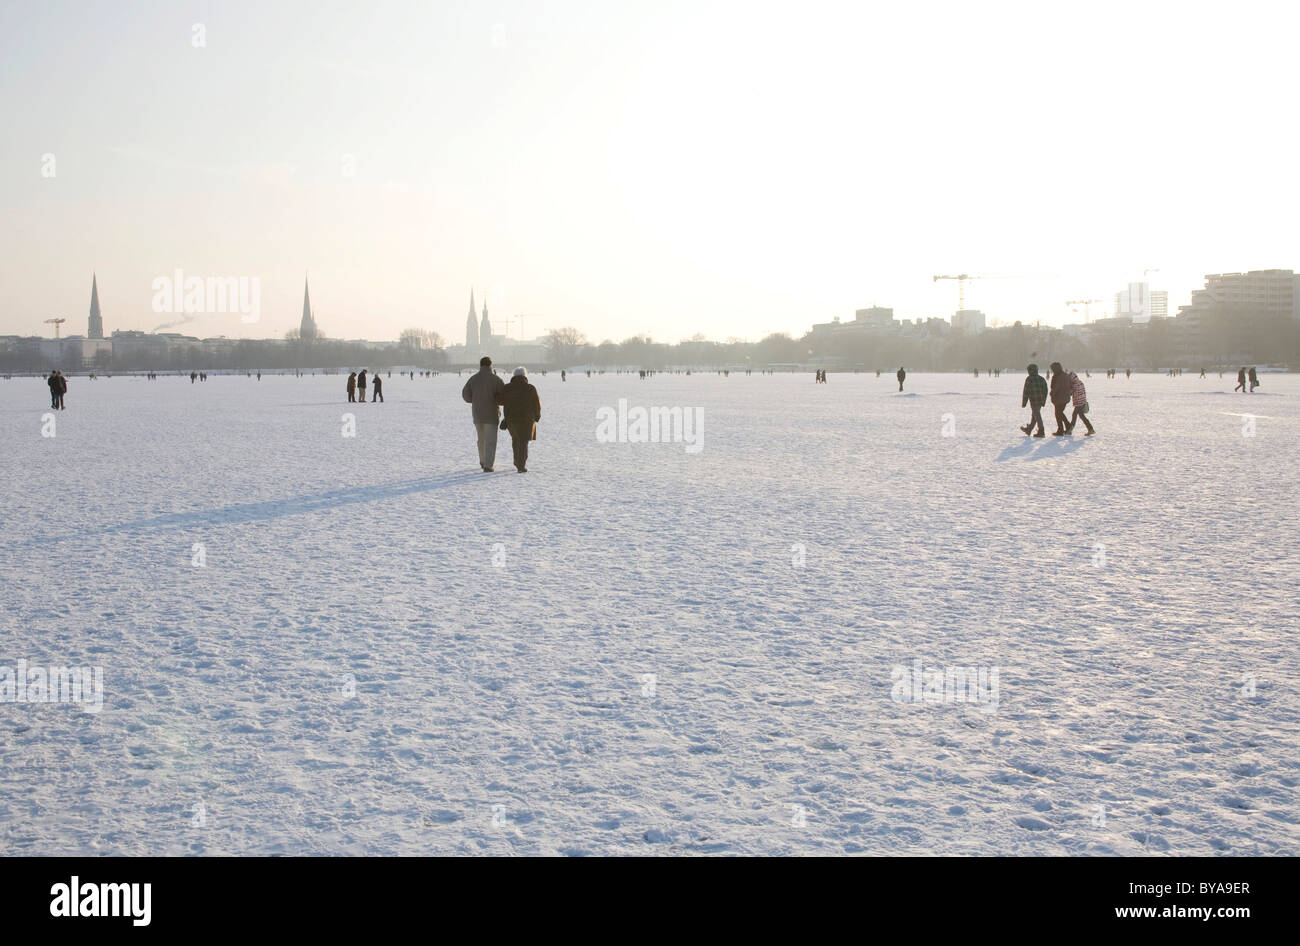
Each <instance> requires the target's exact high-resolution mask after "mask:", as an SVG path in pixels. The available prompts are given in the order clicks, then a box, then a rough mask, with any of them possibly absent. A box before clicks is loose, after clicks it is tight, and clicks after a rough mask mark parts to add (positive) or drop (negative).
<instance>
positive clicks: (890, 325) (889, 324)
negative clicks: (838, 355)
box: [812, 305, 899, 336]
mask: <svg viewBox="0 0 1300 946" xmlns="http://www.w3.org/2000/svg"><path fill="white" fill-rule="evenodd" d="M898 328H899V324H898V323H897V322H896V321H894V310H893V309H889V308H886V307H885V306H878V305H873V306H871V307H870V308H867V309H858V310H857V311H855V312H854V313H853V321H852V322H841V321H840V319H839V316H836V317H835V318H834V319H832V320H831V321H829V322H817V323H814V324H813V327H812V333H813V335H814V336H828V335H839V334H842V333H847V334H854V335H858V334H863V335H881V334H885V333H890V332H894V331H896V330H897V329H898Z"/></svg>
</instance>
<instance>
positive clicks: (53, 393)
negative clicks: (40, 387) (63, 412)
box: [45, 371, 59, 411]
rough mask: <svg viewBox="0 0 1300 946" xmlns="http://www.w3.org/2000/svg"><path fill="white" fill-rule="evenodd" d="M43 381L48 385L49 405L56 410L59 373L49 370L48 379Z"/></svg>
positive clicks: (57, 406) (57, 407)
mask: <svg viewBox="0 0 1300 946" xmlns="http://www.w3.org/2000/svg"><path fill="white" fill-rule="evenodd" d="M45 383H46V384H48V385H49V386H50V407H52V408H54V409H55V410H56V411H57V410H58V409H59V373H58V372H57V371H51V372H50V377H49V380H48V381H46V382H45Z"/></svg>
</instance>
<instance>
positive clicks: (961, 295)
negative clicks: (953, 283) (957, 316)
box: [934, 273, 980, 312]
mask: <svg viewBox="0 0 1300 946" xmlns="http://www.w3.org/2000/svg"><path fill="white" fill-rule="evenodd" d="M979 278H980V277H979V276H971V275H969V274H968V273H962V274H961V275H960V276H935V277H934V281H935V282H938V281H939V280H940V279H955V280H957V311H958V312H962V311H964V310H965V308H966V280H968V279H979Z"/></svg>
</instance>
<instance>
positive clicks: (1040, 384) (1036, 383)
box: [1020, 365, 1047, 407]
mask: <svg viewBox="0 0 1300 946" xmlns="http://www.w3.org/2000/svg"><path fill="white" fill-rule="evenodd" d="M1046 403H1047V381H1046V380H1045V379H1044V378H1043V376H1042V375H1041V374H1039V373H1038V367H1037V366H1036V365H1030V366H1029V377H1027V378H1025V387H1024V390H1023V391H1021V394H1020V406H1021V407H1025V406H1026V405H1030V404H1032V405H1033V406H1034V407H1042V406H1043V405H1044V404H1046Z"/></svg>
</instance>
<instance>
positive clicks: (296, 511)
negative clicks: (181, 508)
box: [95, 472, 488, 534]
mask: <svg viewBox="0 0 1300 946" xmlns="http://www.w3.org/2000/svg"><path fill="white" fill-rule="evenodd" d="M480 477H482V478H483V479H488V477H483V474H482V473H478V472H473V473H471V472H465V473H449V474H446V475H444V476H432V477H423V478H421V479H416V480H403V481H401V482H397V483H383V484H377V485H374V486H354V487H349V488H347V489H335V490H330V491H329V492H326V493H316V494H314V495H308V496H290V497H287V498H285V499H270V500H265V501H263V502H258V503H237V504H235V505H233V506H225V507H222V508H218V509H198V510H195V511H193V512H178V513H172V514H170V515H166V516H156V517H154V518H152V519H140V520H137V521H135V522H124V523H121V524H119V525H115V526H105V527H104V528H102V529H98V530H95V531H97V532H98V533H100V534H111V533H114V532H129V531H151V530H162V529H183V528H191V527H195V526H221V525H235V524H238V523H243V522H259V521H264V520H267V519H278V518H280V517H281V516H297V515H303V514H305V513H311V512H319V511H320V510H322V509H334V508H336V507H338V506H348V505H352V504H354V503H373V502H378V501H380V500H384V499H395V498H397V497H399V496H409V495H411V494H412V493H426V492H429V491H430V490H435V489H442V488H444V487H447V486H455V485H457V484H459V483H464V482H468V481H470V480H473V479H478V478H480Z"/></svg>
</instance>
